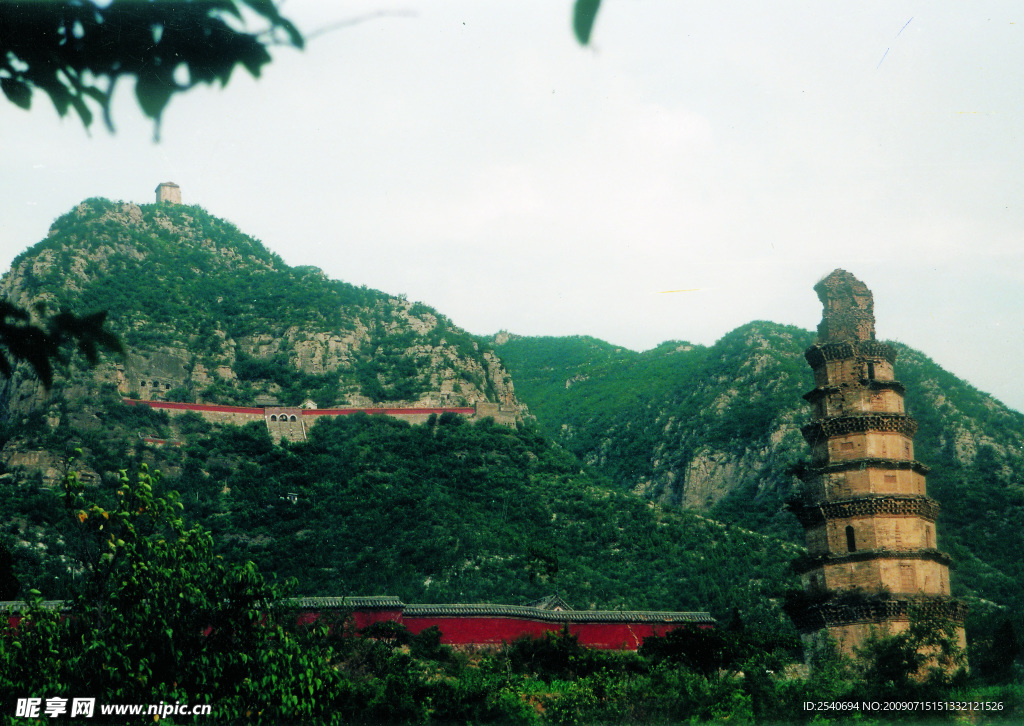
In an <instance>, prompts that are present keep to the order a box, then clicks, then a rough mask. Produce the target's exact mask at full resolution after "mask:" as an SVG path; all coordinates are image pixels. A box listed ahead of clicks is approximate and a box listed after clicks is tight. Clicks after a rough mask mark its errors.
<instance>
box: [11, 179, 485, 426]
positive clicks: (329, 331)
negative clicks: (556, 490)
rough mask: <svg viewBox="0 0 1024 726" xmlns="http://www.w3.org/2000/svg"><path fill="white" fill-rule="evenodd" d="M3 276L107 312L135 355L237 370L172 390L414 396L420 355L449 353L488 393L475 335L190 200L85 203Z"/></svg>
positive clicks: (291, 400)
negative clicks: (313, 353) (330, 274)
mask: <svg viewBox="0 0 1024 726" xmlns="http://www.w3.org/2000/svg"><path fill="white" fill-rule="evenodd" d="M11 276H13V277H14V278H16V279H17V284H18V286H19V287H23V288H24V289H26V290H27V291H29V293H30V294H33V295H40V296H41V297H42V298H44V299H46V300H48V302H49V303H50V304H51V306H55V307H56V306H67V307H69V308H70V309H74V310H78V311H94V310H105V311H109V321H110V327H111V329H112V330H113V332H114V333H116V334H117V335H119V336H120V337H121V339H122V341H123V343H124V344H125V346H126V347H127V348H128V349H129V351H131V352H133V353H135V354H148V353H151V352H153V351H171V352H176V353H178V354H182V355H185V357H186V359H187V361H188V363H187V365H188V368H189V372H190V373H191V371H192V370H193V369H194V368H195V367H196V366H203V367H205V368H206V369H208V370H210V371H215V370H217V369H218V368H219V367H221V366H227V367H229V368H232V369H233V371H234V376H228V377H226V378H224V377H219V376H214V378H213V380H212V381H210V382H207V383H205V384H202V385H199V384H195V383H194V382H192V381H191V380H189V381H187V382H186V384H185V390H184V391H181V392H176V396H175V397H177V398H185V399H190V400H191V399H195V398H196V397H201V398H202V399H203V400H206V401H212V402H220V403H229V404H242V403H244V404H250V405H251V403H252V400H253V398H254V397H255V396H256V395H258V394H261V393H262V394H272V395H274V396H275V397H277V398H278V399H280V401H281V403H282V404H284V405H298V404H299V403H301V402H302V401H303V400H304V398H305V397H313V398H314V399H315V400H316V401H317V403H318V404H319V405H321V406H327V405H332V404H335V403H337V402H339V401H343V400H345V399H346V397H348V396H351V395H354V394H358V395H361V396H364V397H366V398H369V399H370V400H372V401H401V400H405V401H414V400H416V399H417V398H418V397H420V396H421V395H422V394H424V393H426V392H428V391H430V390H435V387H436V385H437V381H436V380H432V376H431V374H432V373H433V374H434V375H435V377H436V374H437V371H433V370H431V369H430V367H429V365H428V364H429V363H430V361H431V353H436V352H441V351H444V352H446V353H447V352H450V354H451V355H450V365H451V366H452V367H453V368H454V375H460V374H461V375H462V376H464V380H465V381H466V382H470V383H473V384H475V385H476V386H477V387H478V389H479V390H480V391H481V392H484V393H488V392H489V393H491V394H492V395H493V391H491V390H490V389H489V388H488V382H487V381H484V380H483V378H482V377H479V371H480V370H481V369H482V363H481V357H480V356H481V346H480V344H479V343H477V342H476V341H474V340H473V339H472V338H471V336H469V334H467V333H466V332H465V331H462V330H459V329H458V328H456V327H455V326H454V325H452V324H451V322H450V321H449V320H447V319H446V318H445V317H444V316H443V315H440V314H439V313H437V312H436V311H433V310H431V309H430V308H428V307H426V306H425V305H422V304H410V303H408V302H407V301H405V300H404V299H401V298H398V297H394V296H390V295H387V294H385V293H382V292H379V291H377V290H370V289H368V288H366V287H365V286H363V287H358V286H355V285H351V284H349V283H345V282H340V281H337V280H330V279H328V278H327V277H326V276H325V275H324V274H323V272H321V271H320V270H318V269H317V268H314V267H289V266H288V265H286V264H285V263H284V262H283V261H282V260H281V258H280V257H279V256H278V255H276V254H274V253H272V252H270V251H269V250H268V249H267V248H266V247H264V246H263V245H262V244H261V243H260V242H259V241H257V240H255V239H253V238H251V237H249V236H247V235H245V234H243V233H242V232H240V231H239V230H238V229H237V228H236V227H235V226H234V225H232V224H231V223H230V222H227V221H225V220H222V219H219V218H217V217H214V216H213V215H211V214H209V213H208V212H206V211H205V210H203V209H202V208H201V207H198V206H185V205H168V204H162V205H161V204H148V205H142V206H135V205H128V204H121V203H116V202H112V201H109V200H106V199H90V200H87V201H86V202H83V203H82V204H80V205H79V206H78V207H76V208H75V209H73V210H72V211H70V212H68V213H67V214H65V215H63V216H62V217H60V218H59V219H57V220H56V221H55V222H54V224H53V226H52V227H51V229H50V234H49V235H48V236H47V238H46V239H45V240H43V241H42V242H40V243H38V244H37V245H35V246H34V247H32V248H31V249H30V250H27V251H26V252H24V253H22V254H21V255H19V256H18V257H17V258H16V259H15V261H14V264H13V272H12V273H11V275H10V276H9V278H10V277H11ZM10 282H11V280H10V279H8V284H10ZM318 336H319V337H318ZM327 338H331V339H333V340H334V341H335V342H336V344H337V345H339V346H341V347H342V348H345V347H346V346H347V351H348V352H343V353H337V351H335V353H334V354H336V355H337V357H338V360H336V361H333V362H331V363H330V364H329V365H325V366H324V369H323V370H312V369H311V365H310V362H309V361H305V362H303V361H300V357H301V356H300V354H299V351H298V348H299V347H301V346H302V345H303V344H307V343H310V341H314V342H315V343H316V344H317V345H318V346H319V347H320V348H323V349H324V350H327V351H331V350H334V349H332V348H330V347H329V346H327V344H326V343H325V341H326V340H327ZM314 347H316V346H314ZM474 376H478V377H479V380H472V379H473V377H474ZM236 377H237V380H236Z"/></svg>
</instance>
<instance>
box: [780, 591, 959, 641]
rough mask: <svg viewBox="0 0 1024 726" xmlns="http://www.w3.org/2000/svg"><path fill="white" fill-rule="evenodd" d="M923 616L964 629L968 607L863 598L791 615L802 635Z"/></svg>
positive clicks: (941, 599)
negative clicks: (831, 628)
mask: <svg viewBox="0 0 1024 726" xmlns="http://www.w3.org/2000/svg"><path fill="white" fill-rule="evenodd" d="M921 615H924V616H932V617H938V618H943V619H947V620H952V621H953V622H954V623H957V624H958V625H959V626H960V627H963V623H964V620H965V619H966V618H967V606H966V605H965V604H964V603H963V602H961V601H960V600H956V599H954V598H950V597H946V596H941V595H940V596H937V597H929V596H916V597H907V598H896V597H865V596H861V597H852V598H851V597H846V598H843V599H835V600H828V601H825V602H821V603H812V604H808V605H806V606H805V607H804V608H803V609H802V611H801V612H799V613H792V617H793V621H794V623H795V624H796V627H797V629H798V630H799V631H800V632H802V633H812V632H815V631H817V630H822V629H823V628H830V627H838V626H843V625H852V624H855V623H866V624H871V623H881V622H884V621H892V620H909V619H910V618H911V617H912V616H921Z"/></svg>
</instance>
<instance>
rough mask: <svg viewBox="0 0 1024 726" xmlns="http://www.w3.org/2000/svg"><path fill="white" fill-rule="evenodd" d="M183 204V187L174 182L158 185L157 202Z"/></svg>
mask: <svg viewBox="0 0 1024 726" xmlns="http://www.w3.org/2000/svg"><path fill="white" fill-rule="evenodd" d="M160 202H167V203H168V204H181V187H179V186H178V185H177V184H175V183H174V182H162V183H160V184H157V187H156V203H157V204H160Z"/></svg>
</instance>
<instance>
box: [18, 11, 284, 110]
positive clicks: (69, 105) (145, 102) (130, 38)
mask: <svg viewBox="0 0 1024 726" xmlns="http://www.w3.org/2000/svg"><path fill="white" fill-rule="evenodd" d="M253 14H255V15H256V16H258V17H259V18H261V19H262V20H263V21H265V22H266V23H267V27H266V28H265V29H264V30H261V31H260V32H255V33H253V32H246V31H245V30H244V28H245V26H246V16H247V15H250V16H251V15H253ZM280 42H287V43H290V44H292V45H294V46H295V47H298V48H301V47H302V44H303V41H302V36H301V34H300V33H299V31H298V30H297V29H296V27H295V26H294V25H292V23H291V22H290V21H288V20H287V19H286V18H284V17H282V16H281V14H280V13H279V12H278V10H277V5H276V4H275V3H274V2H272V0H146V1H145V2H142V1H136V0H114V1H113V2H98V1H97V0H66V1H64V2H4V3H0V90H2V91H3V93H4V95H5V96H6V97H7V100H8V101H10V102H11V103H13V104H15V105H16V106H18V107H20V108H24V109H28V108H29V107H30V106H31V104H32V95H33V93H34V92H35V91H42V92H43V93H45V94H46V95H47V96H49V97H50V100H51V101H52V102H53V105H54V107H55V108H56V109H57V113H59V114H60V115H61V116H64V115H65V114H67V112H68V110H69V109H74V111H75V113H76V114H78V117H79V119H81V121H82V123H83V124H84V125H85V126H86V127H88V126H89V125H90V124H91V123H92V120H93V115H94V109H96V108H98V110H99V111H100V112H102V114H103V117H104V120H105V121H106V124H107V127H108V128H110V129H111V130H113V121H112V119H111V116H110V105H111V99H112V98H113V95H114V88H115V86H116V85H117V82H118V80H120V79H121V78H122V77H125V76H128V77H134V78H135V97H136V99H137V100H138V102H139V107H140V108H141V109H142V112H143V113H144V114H146V116H148V117H149V118H152V119H154V120H155V121H156V122H157V123H159V120H160V115H161V114H162V113H163V110H164V108H166V106H167V104H168V102H169V101H170V99H171V96H173V95H174V94H175V93H180V92H182V91H187V90H188V89H190V88H192V87H194V86H196V85H198V84H200V83H204V84H212V83H214V82H219V83H220V84H221V86H224V85H227V82H228V80H229V79H230V78H231V73H232V72H233V71H234V69H235V67H236V66H238V65H241V66H243V67H244V68H245V69H246V70H247V71H249V73H251V74H252V75H253V76H254V77H258V76H259V75H260V71H261V69H262V68H263V66H264V65H266V64H267V63H268V62H270V53H269V52H268V51H267V47H268V46H270V45H272V44H274V43H280Z"/></svg>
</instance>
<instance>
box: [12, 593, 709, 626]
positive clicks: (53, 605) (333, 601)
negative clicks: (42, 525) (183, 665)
mask: <svg viewBox="0 0 1024 726" xmlns="http://www.w3.org/2000/svg"><path fill="white" fill-rule="evenodd" d="M64 604H65V603H64V601H63V600H46V601H45V602H44V603H43V607H44V608H46V609H47V610H59V609H61V608H62V607H63V606H64ZM287 604H288V605H290V606H292V607H298V608H302V609H310V610H331V609H335V608H337V609H344V610H402V611H403V614H404V616H405V617H411V618H431V617H434V618H437V617H463V618H472V617H505V618H525V619H529V620H542V621H545V622H551V623H622V622H629V623H706V624H709V625H713V624H714V623H715V619H714V618H712V617H711V615H710V614H709V613H705V612H673V611H661V610H545V609H541V608H537V607H530V606H528V605H493V604H489V603H480V604H466V603H452V604H443V603H442V604H421V605H406V604H405V603H403V602H402V601H401V599H399V598H397V597H395V596H393V595H371V596H366V597H300V598H295V599H293V600H290V601H288V603H287ZM28 608H29V605H28V603H26V602H24V601H20V600H9V601H0V612H22V611H25V610H28Z"/></svg>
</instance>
